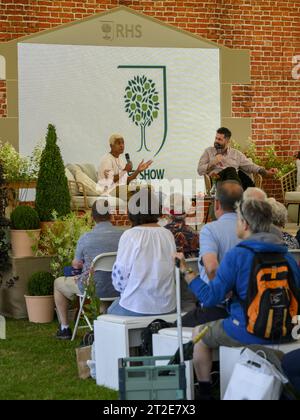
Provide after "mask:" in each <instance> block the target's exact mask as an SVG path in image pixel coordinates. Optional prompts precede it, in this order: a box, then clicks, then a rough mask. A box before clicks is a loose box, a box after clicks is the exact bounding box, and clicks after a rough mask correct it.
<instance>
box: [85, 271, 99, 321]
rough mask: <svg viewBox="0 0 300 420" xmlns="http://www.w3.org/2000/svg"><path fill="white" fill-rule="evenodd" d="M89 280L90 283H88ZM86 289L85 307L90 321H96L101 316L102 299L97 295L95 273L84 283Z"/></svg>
mask: <svg viewBox="0 0 300 420" xmlns="http://www.w3.org/2000/svg"><path fill="white" fill-rule="evenodd" d="M88 280H89V281H88ZM84 288H85V291H86V294H87V298H88V300H87V303H86V305H85V309H84V311H85V313H86V315H87V317H88V318H89V320H92V321H95V320H96V319H97V318H98V316H99V314H100V305H101V302H100V299H99V297H98V296H97V294H96V284H95V281H94V273H92V274H91V276H90V277H89V279H87V280H86V281H85V283H84Z"/></svg>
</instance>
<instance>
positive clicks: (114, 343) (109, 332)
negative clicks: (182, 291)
mask: <svg viewBox="0 0 300 420" xmlns="http://www.w3.org/2000/svg"><path fill="white" fill-rule="evenodd" d="M158 318H159V319H163V320H165V321H167V322H174V321H175V320H176V314H168V315H151V316H143V317H133V316H119V315H109V314H107V315H100V316H99V317H98V318H97V320H96V321H95V322H94V335H95V361H96V382H97V385H103V386H107V387H108V388H112V389H119V378H118V360H119V358H122V357H129V356H131V355H132V354H131V349H132V348H133V347H137V346H140V345H141V332H142V331H143V330H144V329H145V328H146V327H147V326H148V325H149V324H150V323H151V322H152V321H154V320H155V319H158Z"/></svg>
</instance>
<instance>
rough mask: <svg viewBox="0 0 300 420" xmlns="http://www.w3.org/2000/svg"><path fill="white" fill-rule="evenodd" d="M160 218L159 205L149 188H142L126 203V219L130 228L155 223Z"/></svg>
mask: <svg viewBox="0 0 300 420" xmlns="http://www.w3.org/2000/svg"><path fill="white" fill-rule="evenodd" d="M159 216H160V203H159V200H158V198H157V196H156V195H155V194H154V193H153V191H152V190H151V189H149V188H142V189H141V190H140V191H139V192H137V193H136V194H134V195H133V196H132V197H131V198H130V200H129V201H128V218H129V220H130V221H131V223H132V226H133V227H134V226H139V225H144V224H148V223H157V222H158V218H159Z"/></svg>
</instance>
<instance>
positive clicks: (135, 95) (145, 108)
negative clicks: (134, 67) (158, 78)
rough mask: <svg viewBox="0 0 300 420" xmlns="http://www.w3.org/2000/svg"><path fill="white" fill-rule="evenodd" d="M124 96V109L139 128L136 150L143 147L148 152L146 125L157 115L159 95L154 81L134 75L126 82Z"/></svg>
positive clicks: (148, 125)
mask: <svg viewBox="0 0 300 420" xmlns="http://www.w3.org/2000/svg"><path fill="white" fill-rule="evenodd" d="M124 98H125V111H126V112H127V113H128V114H129V118H130V119H131V120H132V122H133V123H134V124H135V125H136V126H138V127H140V128H141V145H140V148H139V149H138V152H140V151H141V150H143V147H144V148H145V149H146V150H147V151H148V152H150V149H148V147H147V142H146V127H150V125H151V124H152V123H153V121H154V120H155V119H156V118H157V117H158V111H159V96H158V92H157V90H156V86H155V82H153V80H152V79H148V78H147V77H146V76H141V77H140V76H134V78H133V79H132V80H129V82H128V86H127V87H126V89H125V96H124Z"/></svg>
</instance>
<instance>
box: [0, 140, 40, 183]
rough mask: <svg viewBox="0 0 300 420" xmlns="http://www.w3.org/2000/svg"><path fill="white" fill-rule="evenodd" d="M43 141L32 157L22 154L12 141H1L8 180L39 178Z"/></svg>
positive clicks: (1, 157) (1, 156)
mask: <svg viewBox="0 0 300 420" xmlns="http://www.w3.org/2000/svg"><path fill="white" fill-rule="evenodd" d="M42 143H43V142H39V143H38V144H37V145H36V146H35V148H34V150H33V152H32V155H31V156H30V157H24V156H21V155H20V154H19V153H18V152H17V151H16V149H15V148H14V147H13V145H12V144H10V143H2V142H1V141H0V161H1V162H2V165H3V173H4V178H5V181H6V182H17V181H31V180H35V179H37V175H38V171H39V165H40V159H41V153H42V147H43V144H42Z"/></svg>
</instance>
